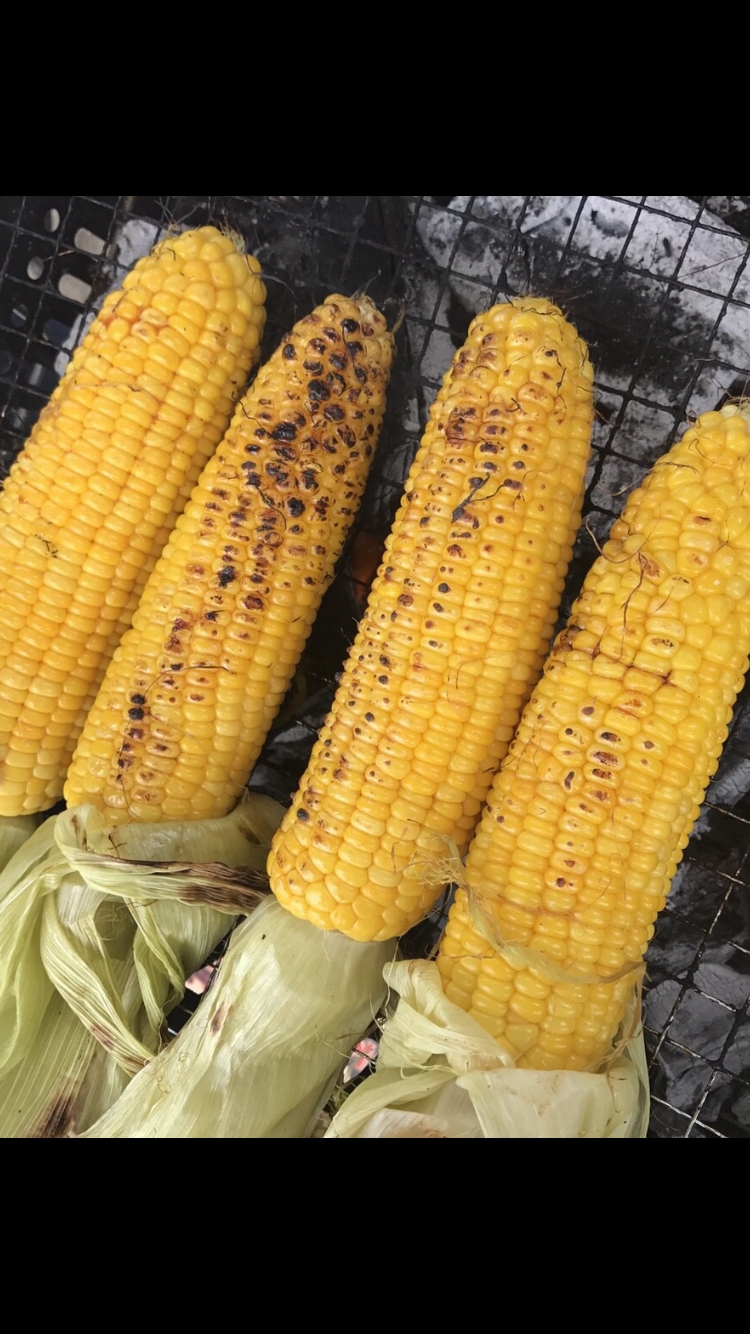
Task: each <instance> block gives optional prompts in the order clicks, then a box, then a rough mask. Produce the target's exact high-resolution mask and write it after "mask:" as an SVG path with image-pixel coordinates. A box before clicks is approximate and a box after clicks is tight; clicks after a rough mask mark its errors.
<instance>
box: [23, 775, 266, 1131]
mask: <svg viewBox="0 0 750 1334" xmlns="http://www.w3.org/2000/svg"><path fill="white" fill-rule="evenodd" d="M282 815H283V811H282V808H281V807H280V806H279V805H278V804H277V803H276V802H273V801H271V800H270V799H269V798H266V797H257V796H254V797H252V798H248V800H247V801H246V802H244V803H242V804H241V805H240V806H239V807H237V809H236V810H235V811H234V812H233V813H232V814H231V815H228V816H226V817H224V818H223V819H220V820H206V821H200V822H195V823H193V824H189V825H188V824H171V825H169V824H168V825H132V826H131V825H128V826H123V827H120V828H117V829H111V828H109V827H108V826H107V824H106V821H105V820H104V819H103V817H102V816H101V815H100V814H99V813H98V812H96V811H95V810H93V808H90V807H81V808H79V809H78V810H73V811H66V812H64V813H63V814H62V815H60V816H57V817H56V819H53V820H48V821H47V822H46V824H44V825H43V826H42V827H41V829H39V830H38V832H37V833H36V834H34V835H32V837H31V838H30V839H28V840H27V841H26V843H24V845H23V846H22V848H21V849H20V851H19V852H18V853H16V856H15V857H14V858H13V859H12V861H11V862H10V863H9V865H8V866H7V867H6V870H5V872H4V873H3V874H2V875H0V1138H30V1137H32V1138H33V1137H40V1136H43V1137H55V1136H59V1135H60V1134H65V1133H69V1132H72V1131H73V1130H75V1129H79V1128H81V1127H85V1126H87V1125H89V1124H91V1123H92V1121H93V1120H95V1119H97V1118H98V1117H99V1116H100V1115H102V1114H103V1112H104V1111H106V1109H107V1108H108V1107H109V1106H110V1105H111V1103H112V1102H113V1101H114V1100H115V1099H116V1098H117V1097H118V1096H119V1095H120V1093H121V1092H122V1091H123V1089H124V1088H125V1087H126V1085H127V1083H128V1082H129V1080H130V1079H131V1078H132V1076H133V1075H134V1074H135V1073H137V1072H138V1071H139V1070H141V1069H142V1068H143V1066H144V1064H146V1063H147V1062H148V1061H150V1060H152V1059H153V1057H154V1056H155V1054H156V1053H157V1052H158V1051H159V1049H160V1046H161V1044H162V1037H163V1026H164V1019H165V1015H166V1014H167V1013H168V1012H169V1010H170V1009H171V1008H173V1006H174V1005H175V1004H176V1003H177V1002H178V1001H179V1000H180V999H181V997H182V995H183V993H184V985H185V980H186V978H188V977H189V976H190V975H191V973H193V972H194V971H195V970H196V968H199V967H200V966H201V964H202V963H203V962H204V960H205V959H206V957H207V955H208V954H210V952H211V950H212V949H214V948H215V947H216V945H217V944H218V943H219V941H220V940H221V939H222V938H223V936H224V935H225V934H226V932H227V931H228V930H229V929H230V927H231V925H232V922H233V920H234V919H235V918H236V917H237V916H238V915H239V914H240V913H245V912H249V911H251V910H252V908H254V907H255V905H256V904H257V902H258V901H259V900H260V898H261V896H262V890H263V887H264V884H265V878H264V867H265V861H266V858H267V855H268V846H269V844H270V840H271V838H272V836H273V832H274V829H275V827H276V825H277V824H278V822H279V820H280V819H281V816H282Z"/></svg>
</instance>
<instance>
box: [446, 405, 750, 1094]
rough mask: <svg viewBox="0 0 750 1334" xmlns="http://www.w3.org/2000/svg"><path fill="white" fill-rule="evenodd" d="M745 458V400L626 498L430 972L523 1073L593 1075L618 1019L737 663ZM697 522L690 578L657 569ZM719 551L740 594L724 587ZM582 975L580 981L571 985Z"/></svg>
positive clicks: (525, 722) (716, 747)
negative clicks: (701, 539) (708, 540)
mask: <svg viewBox="0 0 750 1334" xmlns="http://www.w3.org/2000/svg"><path fill="white" fill-rule="evenodd" d="M748 459H750V407H747V406H742V407H740V408H738V407H736V406H729V407H726V408H724V409H723V410H722V411H721V412H716V413H708V414H707V415H705V416H704V417H702V418H701V419H700V420H699V421H698V422H697V424H696V425H695V426H694V427H693V428H692V429H691V430H689V431H688V432H687V433H686V435H685V436H684V438H683V439H682V440H681V442H680V443H679V444H678V445H676V446H675V448H674V449H672V450H671V452H670V453H669V454H668V455H666V456H665V458H664V459H662V460H660V461H659V463H658V464H657V465H656V467H655V468H654V470H653V472H652V473H651V474H650V476H649V477H648V478H647V480H646V482H645V483H644V485H643V487H641V488H640V490H638V491H636V492H635V493H634V494H633V495H632V496H631V498H630V500H629V502H628V505H627V507H626V509H625V512H624V514H623V516H622V518H621V519H620V520H619V521H618V522H617V523H616V524H615V527H614V529H613V535H612V540H610V541H609V542H608V543H607V544H606V546H605V547H604V551H603V555H602V556H601V557H600V559H599V560H597V562H596V564H595V565H594V567H593V569H592V571H591V573H590V574H589V576H588V578H587V579H586V582H585V584H584V587H583V590H582V592H581V595H580V597H579V598H578V601H577V602H576V604H575V606H574V607H573V612H572V616H571V620H570V622H569V624H568V628H567V629H566V630H564V631H563V632H562V634H561V635H560V636H559V637H558V639H557V641H556V644H555V646H554V648H553V650H552V654H551V656H550V658H549V661H548V662H547V666H546V669H545V672H544V676H543V677H542V680H541V681H540V683H539V685H538V686H537V689H536V690H535V692H534V694H533V696H532V699H531V701H530V703H529V705H528V707H527V708H526V710H525V712H524V715H523V718H522V720H521V725H520V727H519V730H518V734H517V737H516V739H515V741H514V743H513V745H512V746H511V749H510V753H509V755H508V758H507V760H506V762H505V764H504V766H503V768H502V769H501V770H500V772H499V773H498V775H497V777H496V779H495V782H494V784H493V787H492V791H491V793H490V797H489V800H488V803H487V806H486V807H485V811H484V814H483V816H482V820H481V823H480V825H479V828H478V830H477V833H476V836H475V838H474V841H473V843H472V845H471V848H470V850H469V856H468V858H467V862H466V878H467V884H468V886H469V893H468V894H467V892H466V891H465V890H462V891H460V892H459V894H458V895H457V898H456V903H455V905H454V907H453V909H452V911H451V914H450V919H449V922H448V927H447V930H446V934H445V937H444V940H443V943H442V946H441V952H440V958H439V961H438V962H439V967H440V971H441V974H442V977H443V982H444V985H445V989H446V993H447V995H448V996H449V998H450V999H451V1000H452V1001H454V1002H455V1003H457V1004H458V1005H461V1006H462V1007H463V1008H464V1009H466V1010H468V1011H469V1012H470V1013H472V1014H473V1015H474V1016H475V1017H476V1019H477V1020H478V1021H479V1022H480V1023H481V1024H482V1025H483V1026H484V1027H485V1028H487V1029H488V1030H489V1032H490V1033H492V1034H493V1036H494V1037H496V1038H497V1039H498V1041H499V1042H501V1043H502V1044H504V1045H505V1046H506V1047H507V1048H508V1050H509V1052H510V1054H511V1055H512V1056H513V1057H514V1058H515V1059H516V1060H517V1061H518V1063H519V1064H520V1065H524V1066H530V1067H535V1068H539V1069H556V1068H568V1069H579V1070H583V1069H596V1068H597V1067H598V1066H599V1065H600V1064H601V1062H602V1061H603V1059H604V1058H605V1057H606V1055H607V1054H608V1052H609V1050H610V1049H611V1046H612V1041H613V1038H614V1036H615V1034H616V1032H617V1030H618V1028H619V1026H620V1025H621V1023H622V1021H623V1018H624V1015H625V1012H626V1008H627V1004H628V1001H629V998H630V996H631V995H632V989H633V985H634V977H635V976H636V973H637V969H638V966H639V965H640V962H641V960H642V958H643V955H644V953H645V950H646V947H647V945H648V942H649V940H650V938H651V936H652V934H653V930H654V922H655V919H656V916H657V914H658V912H659V911H660V909H661V908H662V907H663V905H664V902H665V900H666V897H667V892H668V890H669V886H670V882H671V879H672V876H673V875H674V872H675V869H676V867H677V865H678V863H679V862H680V861H681V859H682V853H683V851H684V849H685V847H686V846H687V842H688V837H689V834H690V830H691V829H692V826H693V823H694V821H695V819H696V818H697V815H698V811H699V807H700V803H701V801H702V799H703V795H704V792H705V789H706V786H707V784H708V781H709V778H710V777H711V775H712V773H713V772H714V771H715V768H716V763H717V760H718V756H719V753H720V751H721V747H722V744H723V742H724V739H725V738H726V735H727V727H728V724H729V721H730V718H731V713H732V708H733V705H734V701H735V698H736V694H737V691H738V689H739V688H740V686H741V684H742V678H743V675H744V673H745V671H746V670H747V666H748V653H750V595H749V590H750V546H749V545H748V544H747V543H746V542H744V541H743V540H742V534H744V533H745V532H746V531H748V526H749V525H750V495H748V496H745V494H744V489H743V488H739V489H738V488H737V486H736V483H737V479H738V478H740V479H742V478H743V477H744V472H745V468H746V466H747V462H748ZM738 507H740V508H742V510H743V513H742V514H741V515H738ZM665 515H668V516H669V519H670V526H669V528H668V529H667V528H666V527H665V525H664V521H663V516H665ZM702 524H705V526H706V527H708V525H709V524H711V526H712V528H713V529H715V533H713V534H712V536H713V537H714V538H715V542H714V544H713V546H712V550H711V553H709V554H708V564H707V565H705V566H701V567H700V568H697V567H694V568H693V574H692V578H691V577H689V575H688V573H687V572H686V567H684V566H683V567H679V568H678V567H676V566H675V564H674V562H670V561H669V560H668V559H667V557H668V556H669V555H670V554H673V553H674V552H676V551H677V549H678V547H679V546H680V545H681V542H682V538H683V537H684V536H685V535H688V536H690V537H692V535H693V534H694V532H695V530H696V526H697V528H698V530H700V528H701V525H702ZM631 534H637V535H638V543H637V546H636V547H633V546H632V545H631V544H630V542H629V535H631ZM626 548H627V549H628V550H629V551H630V553H631V554H630V555H629V556H627V555H623V552H624V550H625V549H626ZM705 550H706V551H708V547H706V548H705ZM725 552H726V553H727V554H728V555H729V556H730V557H731V558H732V559H731V561H730V562H729V563H730V565H732V566H733V568H736V571H737V581H736V583H735V584H734V585H727V586H726V589H727V590H728V589H733V594H734V595H732V592H727V591H725V585H724V584H723V581H722V579H721V578H720V577H718V575H719V570H720V566H722V565H723V563H724V560H725V557H724V553H725ZM635 589H637V590H639V592H640V593H642V595H643V596H642V597H640V599H639V600H636V599H635V598H634V597H633V590H635ZM690 627H700V628H701V629H702V630H705V635H704V636H703V637H702V638H701V640H700V642H696V643H695V644H694V646H693V647H692V648H691V649H690V652H689V657H688V659H687V662H688V663H689V666H690V670H691V680H690V688H689V689H688V688H687V686H686V684H685V683H684V676H685V674H684V673H682V674H680V673H679V672H675V670H674V664H675V663H677V662H678V661H679V660H680V657H681V655H682V654H684V653H685V649H684V648H683V647H680V646H681V645H684V643H685V640H686V639H687V638H688V637H689V636H688V631H689V629H690ZM611 654H615V655H616V657H617V659H618V661H619V663H620V665H621V666H622V667H624V668H625V669H626V677H625V681H624V682H623V683H622V684H618V686H617V689H616V692H615V694H614V695H612V693H611V691H610V690H609V689H605V686H608V685H609V682H608V681H607V678H606V676H602V675H600V674H598V673H597V671H596V668H597V667H598V666H599V665H600V664H601V663H602V661H603V660H604V661H605V662H606V660H607V658H608V656H609V655H611ZM638 661H642V666H641V669H640V671H638V672H634V671H633V670H632V669H631V668H632V664H633V663H635V662H638ZM683 661H685V660H684V659H683ZM677 677H679V678H680V680H676V678H677ZM544 821H546V827H547V837H546V840H545V839H543V838H540V831H541V829H542V828H543V825H541V824H540V822H544ZM552 840H554V844H555V851H554V853H553V854H552V855H551V856H550V855H549V851H548V849H549V846H550V844H551V841H552ZM543 844H545V846H543ZM528 848H533V849H534V850H535V851H536V852H537V853H538V858H537V861H536V865H537V867H538V870H539V873H540V874H539V878H538V879H537V880H535V881H534V880H529V878H528V876H527V875H526V872H525V870H524V868H525V867H527V866H528V865H529V862H528V854H527V852H526V850H527V849H528ZM519 872H520V874H519ZM472 891H475V895H474V896H473V897H472ZM490 942H497V944H498V947H499V952H493V948H492V943H490ZM519 947H520V951H521V952H519ZM469 960H470V961H471V968H469V967H468V966H467V965H468V962H469ZM555 969H557V970H562V974H563V976H562V977H561V976H560V972H559V971H558V972H557V973H556V972H555ZM583 975H587V976H586V983H587V984H586V985H585V986H582V985H577V984H576V983H575V981H573V980H572V979H574V978H575V977H576V976H583ZM617 975H622V976H617ZM597 976H598V977H601V978H602V983H601V985H599V984H595V983H594V981H593V979H595V978H596V977H597ZM567 978H571V980H570V981H568V980H567ZM615 978H617V980H614V979H615ZM608 979H612V980H608ZM490 980H491V982H492V986H493V987H495V984H496V983H497V982H498V981H500V982H501V983H502V984H503V986H502V988H501V990H499V991H496V990H493V991H490V988H489V985H488V984H489V982H490ZM529 996H532V997H535V998H538V999H540V1000H541V1001H542V1002H543V1004H542V1006H541V1008H540V1009H539V1010H538V1011H532V1009H531V1008H529V1006H528V1005H527V1004H526V1001H527V999H528V997H529ZM518 1016H521V1018H523V1019H528V1020H533V1026H532V1025H530V1026H528V1027H524V1026H519V1025H518V1024H517V1018H518Z"/></svg>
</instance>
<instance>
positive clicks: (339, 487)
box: [65, 296, 393, 821]
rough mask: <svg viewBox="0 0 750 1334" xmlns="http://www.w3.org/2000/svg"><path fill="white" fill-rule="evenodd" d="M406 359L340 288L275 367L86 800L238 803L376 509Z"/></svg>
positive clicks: (161, 586) (136, 626)
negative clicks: (384, 440) (350, 552)
mask: <svg viewBox="0 0 750 1334" xmlns="http://www.w3.org/2000/svg"><path fill="white" fill-rule="evenodd" d="M392 355H393V339H392V337H391V335H390V334H389V333H388V332H387V329H386V324H385V320H384V319H383V316H382V315H381V314H380V313H379V312H378V311H377V310H376V309H375V307H374V306H373V305H372V304H371V302H370V301H368V300H367V298H363V299H361V300H349V299H348V298H346V297H343V296H334V297H329V299H328V301H327V302H326V304H325V305H323V306H321V307H320V308H319V309H318V310H316V311H315V312H314V313H313V314H312V315H309V316H307V318H306V319H304V320H302V321H301V322H300V323H299V324H298V325H297V326H296V328H295V329H294V331H293V332H292V333H291V334H289V335H287V337H286V338H285V339H284V341H283V343H282V345H281V347H280V348H279V349H278V351H277V352H276V353H275V355H274V356H273V357H272V358H271V360H270V361H269V362H268V364H267V365H266V366H264V367H263V369H262V370H261V371H260V372H259V374H258V378H257V380H256V382H255V384H254V386H253V387H252V389H251V390H250V392H249V393H248V394H247V396H246V398H245V400H244V402H243V403H242V404H241V405H240V407H239V408H238V410H237V412H236V413H235V417H234V420H233V422H232V426H231V428H230V430H229V432H228V434H227V436H226V438H225V439H224V441H223V443H222V445H221V446H220V448H219V450H218V451H217V453H216V455H215V456H214V458H213V459H212V460H211V462H210V463H209V464H208V466H207V468H206V469H205V471H204V473H203V476H202V477H201V479H200V483H199V485H198V486H197V488H196V490H195V492H194V493H193V497H192V500H191V501H190V504H189V505H188V507H187V509H186V511H185V514H184V515H183V517H182V519H181V520H180V522H179V524H178V525H177V529H176V531H175V533H174V534H173V536H172V538H171V539H170V542H169V544H168V546H167V548H166V550H165V552H164V555H163V556H162V558H161V560H160V561H159V564H158V565H157V567H156V569H155V570H154V573H153V574H152V576H151V578H150V580H149V582H148V585H147V587H146V590H145V592H144V594H143V598H142V600H141V603H140V606H139V608H138V611H137V613H136V616H135V619H134V622H133V629H132V630H131V631H130V633H129V634H127V635H126V636H125V638H124V640H123V642H122V644H121V646H120V648H119V649H118V650H117V652H116V653H115V656H114V659H113V661H112V664H111V666H110V668H109V671H108V672H107V675H106V678H105V681H104V684H103V685H102V688H101V690H100V692H99V695H98V696H97V699H96V702H95V703H94V706H93V708H92V710H91V713H90V715H89V718H88V721H87V724H86V727H85V729H84V732H83V735H82V737H81V740H80V743H79V745H78V749H77V751H76V754H75V758H74V760H73V764H72V765H71V769H70V774H69V777H68V781H67V784H66V787H65V796H66V799H67V801H68V803H69V804H70V805H74V804H77V803H80V802H85V801H86V802H92V803H93V804H94V805H96V806H97V807H98V808H99V809H101V810H106V812H107V814H108V816H109V817H110V818H111V819H113V820H115V821H120V820H127V819H133V820H148V821H156V820H175V819H179V820H190V819H199V818H203V817H207V816H219V815H223V814H225V813H226V812H227V811H229V810H231V808H232V807H233V805H234V804H235V802H236V800H237V798H238V796H239V794H240V792H241V790H242V788H243V786H244V784H245V783H246V782H247V779H248V777H249V774H250V771H251V769H252V767H253V765H254V763H255V761H256V759H257V757H258V754H259V752H260V749H261V747H262V745H263V741H264V740H265V736H266V733H267V731H268V728H269V727H270V725H271V722H272V721H273V718H274V717H275V715H276V712H277V710H278V708H279V706H280V704H281V702H282V700H283V698H284V695H285V694H286V691H287V689H288V687H289V683H290V681H291V679H292V675H293V673H294V669H295V667H296V665H297V663H298V661H299V658H300V654H301V652H302V649H303V647H304V645H305V643H306V641H307V637H308V635H309V633H310V629H311V627H312V623H313V620H314V618H315V614H316V612H317V609H318V606H319V605H320V600H321V597H322V595H323V592H324V591H325V588H326V586H327V584H328V582H329V581H330V579H331V577H332V575H333V569H334V566H335V563H336V561H337V559H338V557H339V555H340V553H341V549H342V547H343V544H344V541H345V538H346V535H347V533H348V531H349V528H350V526H351V524H352V521H353V518H354V515H355V514H356V511H357V508H358V506H359V502H360V498H361V495H362V491H363V489H364V485H365V481H366V478H367V473H368V470H369V466H370V462H371V459H372V455H373V452H374V450H375V447H376V444H377V441H378V434H379V431H380V425H381V421H382V416H383V409H384V404H385V392H386V387H387V383H388V376H389V372H390V366H391V360H392Z"/></svg>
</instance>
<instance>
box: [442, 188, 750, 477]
mask: <svg viewBox="0 0 750 1334" xmlns="http://www.w3.org/2000/svg"><path fill="white" fill-rule="evenodd" d="M716 198H719V197H718V196H717V197H716ZM726 198H727V199H730V198H731V199H733V200H735V201H736V200H738V199H739V197H738V196H732V197H729V196H727V197H726ZM470 205H471V208H470V215H469V207H470ZM742 212H743V214H744V212H745V210H744V209H743V210H742ZM417 231H418V235H419V237H420V239H421V241H422V243H423V244H424V245H425V247H426V249H427V251H428V252H429V254H430V255H431V256H432V258H433V259H434V261H435V262H436V264H437V265H438V266H439V272H438V274H437V275H436V276H435V279H434V285H433V291H432V292H430V293H428V295H427V301H428V302H429V299H430V297H433V296H434V297H435V299H436V301H438V303H439V315H438V318H439V319H440V321H441V322H445V323H446V324H447V325H450V323H451V315H450V300H451V298H452V299H453V300H458V301H459V302H460V303H461V304H463V305H464V306H465V307H466V308H467V311H468V310H471V311H472V312H473V310H474V309H476V307H477V304H481V303H482V293H483V292H484V293H485V298H484V299H485V301H487V300H489V298H490V295H491V294H492V293H493V292H494V293H497V292H500V293H502V292H504V291H505V292H508V293H513V292H526V293H528V292H534V291H540V292H544V294H545V295H546V296H549V297H550V298H551V299H553V300H555V301H559V302H560V303H561V304H562V305H563V306H564V307H565V308H566V309H568V310H569V311H570V313H571V315H572V317H573V318H574V319H575V321H576V323H577V324H578V326H579V327H580V329H581V331H582V333H583V334H584V336H585V337H587V338H588V339H589V341H590V342H591V343H592V345H593V347H594V351H595V354H596V357H597V364H598V382H599V383H600V384H601V385H602V386H606V387H607V388H608V389H611V390H616V391H619V392H620V393H622V394H623V395H626V394H627V395H629V394H631V393H635V394H636V395H637V396H638V398H639V399H642V400H647V401H648V402H649V403H652V404H655V405H658V406H659V407H661V408H663V409H664V410H665V411H671V412H672V413H673V414H674V415H675V418H679V417H681V416H682V414H683V413H685V412H689V413H692V414H695V415H698V414H699V413H701V412H703V411H705V410H706V409H709V408H713V407H714V406H716V404H717V403H719V402H720V401H721V400H722V398H723V397H724V396H725V395H726V394H727V393H730V392H736V386H737V384H738V382H739V383H742V377H743V376H745V377H746V376H747V374H748V369H749V368H750V352H749V351H748V349H750V309H748V308H747V305H745V304H738V303H739V302H742V303H745V302H747V298H748V294H749V293H750V276H746V274H745V268H744V265H745V259H746V255H747V242H746V240H745V238H744V235H742V234H740V233H739V231H734V230H733V229H732V228H731V227H728V226H727V225H726V223H724V222H722V220H721V219H720V218H719V217H717V216H716V215H714V214H712V213H711V212H709V211H708V210H707V209H706V208H705V207H704V206H703V205H702V204H701V203H700V202H696V200H694V199H692V198H690V197H689V196H684V195H648V196H639V195H631V196H622V197H616V198H612V197H605V196H598V195H530V196H527V195H502V196H498V195H477V196H474V197H473V198H472V197H471V196H469V195H457V196H455V197H454V198H453V200H452V202H451V209H450V211H444V210H434V209H427V208H420V210H419V213H418V216H417ZM482 238H483V244H480V241H481V240H482ZM448 267H450V273H449V274H448V275H446V273H445V269H446V268H448ZM488 275H492V276H493V279H492V281H493V283H494V287H493V286H492V285H491V284H490V283H488ZM446 278H447V282H446V281H445V280H446ZM441 281H442V285H443V290H442V293H441ZM449 294H450V295H449ZM436 361H439V358H437V359H436ZM423 370H424V373H425V374H426V375H428V376H429V377H432V376H433V375H435V374H437V371H438V365H437V364H433V359H432V357H431V355H430V350H429V349H428V353H427V355H426V357H425V361H424V363H423ZM656 434H658V435H659V436H660V438H659V439H658V441H657V439H656V436H655V437H654V439H651V438H650V435H649V432H648V423H644V422H643V421H634V420H633V419H632V418H630V419H628V418H627V417H625V418H624V419H623V420H622V421H621V422H620V423H619V429H618V434H617V438H616V441H615V447H616V448H617V449H619V450H620V451H621V452H622V453H623V454H625V455H627V456H628V457H629V458H637V457H640V454H641V453H643V454H644V455H645V456H646V457H647V458H648V459H649V461H650V460H651V459H652V458H653V457H655V455H656V454H657V453H658V452H659V450H660V449H661V448H662V447H663V438H661V430H660V428H657V430H656Z"/></svg>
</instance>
